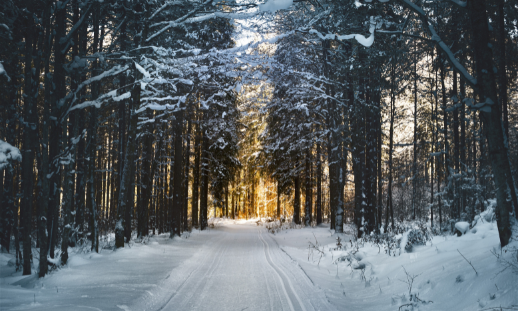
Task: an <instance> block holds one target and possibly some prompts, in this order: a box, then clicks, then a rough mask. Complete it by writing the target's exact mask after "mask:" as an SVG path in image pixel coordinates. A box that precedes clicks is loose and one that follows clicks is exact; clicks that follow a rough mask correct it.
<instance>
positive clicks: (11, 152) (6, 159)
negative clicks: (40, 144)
mask: <svg viewBox="0 0 518 311" xmlns="http://www.w3.org/2000/svg"><path fill="white" fill-rule="evenodd" d="M12 161H18V162H22V154H21V153H20V149H18V148H16V147H14V146H12V145H11V144H9V143H8V142H5V141H3V140H1V139H0V170H3V169H5V168H8V167H10V166H11V162H12Z"/></svg>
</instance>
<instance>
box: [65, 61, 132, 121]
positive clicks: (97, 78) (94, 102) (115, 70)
mask: <svg viewBox="0 0 518 311" xmlns="http://www.w3.org/2000/svg"><path fill="white" fill-rule="evenodd" d="M128 68H129V66H127V65H126V66H123V67H121V66H120V65H118V66H115V67H113V68H111V69H110V70H107V71H105V72H103V73H101V74H100V75H97V76H95V77H92V78H90V79H88V80H86V81H84V82H83V83H81V84H80V85H79V86H78V87H77V89H76V90H75V92H74V98H73V99H72V101H71V102H70V106H72V105H73V104H74V102H75V101H76V100H77V96H76V95H77V94H78V93H79V92H80V91H81V90H82V89H83V88H84V87H85V86H87V85H89V84H91V83H93V82H95V81H100V80H101V79H104V78H106V77H109V76H115V75H118V74H120V73H122V72H124V71H126V70H127V69H128ZM110 93H112V92H109V93H108V94H110ZM110 97H113V95H110ZM102 98H103V97H102V96H101V97H99V99H96V100H91V101H86V102H84V103H81V104H79V105H75V106H72V107H70V108H69V109H68V111H67V113H66V114H65V116H66V115H67V114H68V113H70V111H72V110H75V109H82V108H86V107H89V106H95V107H97V108H99V107H100V106H101V103H97V101H98V100H100V99H102ZM86 103H90V104H88V105H85V104H86Z"/></svg>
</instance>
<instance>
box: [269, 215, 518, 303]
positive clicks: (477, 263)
mask: <svg viewBox="0 0 518 311" xmlns="http://www.w3.org/2000/svg"><path fill="white" fill-rule="evenodd" d="M484 216H485V214H484ZM461 229H463V230H464V227H462V228H461ZM468 229H469V224H468ZM475 229H476V230H475ZM346 231H347V230H346ZM349 231H350V232H352V229H351V230H349ZM464 232H465V234H464V235H462V236H460V237H457V236H451V235H446V236H435V237H433V238H432V240H431V241H429V242H427V243H426V245H422V246H414V247H413V250H412V252H411V253H408V252H405V251H404V248H402V249H401V252H393V253H392V254H391V256H389V255H387V254H386V253H385V252H384V251H383V248H382V247H381V248H380V247H378V245H376V244H370V243H365V244H362V243H357V242H355V241H354V237H353V236H352V235H351V234H344V235H342V236H341V240H342V244H343V246H344V248H345V249H336V234H334V231H332V230H330V229H329V227H327V228H321V227H317V228H305V229H301V230H287V231H281V232H279V233H277V234H275V235H272V236H273V238H274V239H275V240H276V241H277V243H278V244H279V245H280V247H281V248H282V249H283V250H284V251H285V252H286V253H287V254H288V255H289V256H290V257H291V258H292V259H293V260H294V262H295V263H296V264H297V265H299V266H300V268H301V269H302V270H304V272H305V273H306V274H307V275H308V277H309V278H310V280H311V281H312V282H313V283H314V284H315V286H316V287H317V288H320V289H322V290H323V291H324V292H325V294H326V297H327V298H328V299H329V301H331V303H332V304H333V305H335V306H336V308H337V309H338V310H376V311H377V310H399V307H400V306H402V305H405V304H409V305H407V309H408V310H456V311H472V310H480V309H485V310H492V307H499V306H502V307H509V306H515V305H518V274H517V273H518V271H515V272H514V273H513V272H512V271H511V269H508V270H506V271H507V272H506V273H500V272H501V271H502V269H504V268H505V262H504V260H503V259H502V257H500V258H497V256H508V259H507V260H509V258H511V257H510V256H512V255H511V254H508V253H509V252H507V253H505V252H500V246H499V238H498V230H497V226H496V223H495V222H486V221H479V222H478V224H477V225H476V227H475V228H473V229H472V230H464ZM405 236H408V232H406V233H405V234H403V235H402V236H401V238H402V239H401V244H402V245H405V240H406V239H405V238H404V237H405ZM311 245H318V246H320V249H323V250H324V255H323V256H321V255H320V253H318V252H317V251H316V250H315V248H314V247H312V246H311ZM492 253H495V254H496V256H495V255H493V254H492ZM461 254H462V255H461ZM462 256H465V258H466V259H467V260H469V261H470V262H471V264H472V265H473V266H474V268H475V269H476V271H477V273H475V271H474V269H473V268H472V267H471V265H470V263H468V262H467V261H466V259H464V258H463V257H462ZM408 277H410V278H414V279H413V281H411V282H412V283H413V284H412V290H411V291H410V290H409V284H408V283H407V282H408ZM411 299H412V300H411ZM420 301H422V302H420ZM412 304H413V305H414V306H413V307H410V305H412ZM401 310H405V308H402V309H401Z"/></svg>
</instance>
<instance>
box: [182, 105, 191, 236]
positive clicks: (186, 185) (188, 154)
mask: <svg viewBox="0 0 518 311" xmlns="http://www.w3.org/2000/svg"><path fill="white" fill-rule="evenodd" d="M191 131H192V116H191V113H188V114H187V137H186V140H187V142H186V146H185V162H184V163H185V165H184V170H185V174H184V175H185V179H184V182H183V189H184V194H183V230H184V231H187V230H189V223H188V222H187V210H188V207H189V200H188V198H189V171H190V169H191ZM191 216H192V212H191Z"/></svg>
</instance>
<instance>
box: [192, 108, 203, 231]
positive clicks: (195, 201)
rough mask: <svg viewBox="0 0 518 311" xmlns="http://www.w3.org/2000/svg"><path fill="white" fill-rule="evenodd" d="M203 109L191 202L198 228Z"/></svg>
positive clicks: (193, 224) (193, 218)
mask: <svg viewBox="0 0 518 311" xmlns="http://www.w3.org/2000/svg"><path fill="white" fill-rule="evenodd" d="M200 114H201V111H200V110H198V113H197V114H196V116H197V122H196V130H195V139H194V169H193V182H192V202H191V217H192V226H193V227H194V228H196V229H198V224H199V216H198V214H199V213H198V206H199V204H198V203H199V202H198V198H199V185H200V157H201V154H200V153H201V136H202V135H201V124H200V123H201V117H200Z"/></svg>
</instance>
